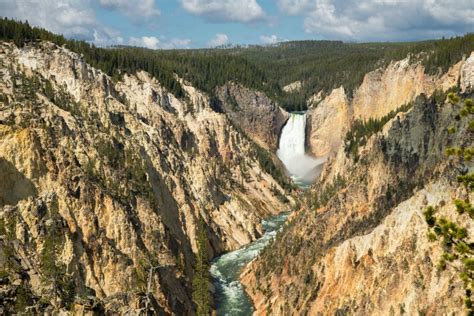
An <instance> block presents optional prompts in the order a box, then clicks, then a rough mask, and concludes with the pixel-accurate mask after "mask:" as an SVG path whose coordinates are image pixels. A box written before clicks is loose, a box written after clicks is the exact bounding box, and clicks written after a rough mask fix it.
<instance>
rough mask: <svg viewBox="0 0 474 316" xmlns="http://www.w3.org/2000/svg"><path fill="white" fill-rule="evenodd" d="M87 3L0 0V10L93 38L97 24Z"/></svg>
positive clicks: (72, 34) (76, 1)
mask: <svg viewBox="0 0 474 316" xmlns="http://www.w3.org/2000/svg"><path fill="white" fill-rule="evenodd" d="M89 5H90V2H89V1H88V0H85V1H79V0H63V1H57V0H43V1H37V0H20V1H0V12H3V13H4V14H5V13H7V14H8V17H12V18H16V19H19V20H28V21H29V23H30V24H31V25H34V26H40V27H43V28H45V29H47V30H49V31H52V32H54V33H59V34H64V35H65V36H73V37H76V38H83V39H87V40H92V39H93V38H94V32H95V31H97V32H100V30H99V27H100V26H99V23H97V21H96V17H95V13H94V11H93V10H92V9H91V8H90V6H89ZM103 36H106V34H103Z"/></svg>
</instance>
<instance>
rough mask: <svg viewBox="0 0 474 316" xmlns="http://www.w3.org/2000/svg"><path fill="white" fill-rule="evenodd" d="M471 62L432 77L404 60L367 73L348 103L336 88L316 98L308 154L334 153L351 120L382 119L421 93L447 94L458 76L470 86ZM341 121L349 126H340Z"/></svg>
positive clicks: (459, 63) (311, 116)
mask: <svg viewBox="0 0 474 316" xmlns="http://www.w3.org/2000/svg"><path fill="white" fill-rule="evenodd" d="M472 60H473V57H470V58H469V59H468V60H466V61H464V60H463V61H460V62H458V63H457V64H455V65H454V66H452V67H451V68H450V69H449V70H448V71H447V72H446V73H445V74H443V75H442V76H435V75H428V74H425V72H424V67H423V66H422V65H421V64H419V63H413V62H411V58H410V57H407V58H405V59H403V60H400V61H392V62H391V63H390V64H389V65H388V66H387V67H386V68H381V69H377V70H375V71H372V72H370V73H368V74H366V75H365V77H364V79H363V82H362V84H361V85H360V86H359V87H358V88H357V89H356V90H355V91H354V95H353V98H352V99H351V100H350V101H348V100H347V97H346V96H345V95H344V96H343V95H341V88H338V89H335V90H334V91H333V92H332V93H330V94H329V95H328V96H327V97H326V98H324V99H322V100H319V99H321V97H320V96H319V95H320V94H318V95H315V96H314V97H313V98H312V100H313V99H314V100H318V102H312V103H311V104H315V105H314V106H313V107H312V108H310V110H309V115H308V120H309V124H308V125H309V126H310V129H309V130H308V140H307V143H308V151H309V152H310V153H311V154H313V155H314V156H316V157H320V156H327V155H329V154H334V153H335V152H336V151H337V148H338V147H339V145H340V144H341V143H342V141H343V139H344V136H345V133H346V132H347V130H348V128H349V127H350V124H351V123H352V122H353V121H354V120H356V119H359V120H362V121H366V120H368V119H370V118H374V119H377V118H381V117H382V116H384V115H386V114H388V113H390V112H391V111H394V110H396V109H397V108H399V107H400V106H401V105H403V104H407V103H409V102H412V101H413V100H414V99H415V98H416V97H417V96H418V95H420V94H425V95H427V96H430V95H431V94H432V93H433V92H434V91H435V90H441V91H446V90H448V89H449V88H451V87H454V86H456V85H457V84H458V81H459V79H460V77H464V78H466V79H464V80H462V81H463V82H465V85H466V86H467V85H469V82H470V80H472V68H473V67H472V65H471V64H472ZM469 69H471V70H469ZM469 78H471V79H469ZM461 87H463V85H461ZM318 96H319V97H318ZM335 96H337V98H336V97H335ZM311 104H310V105H311ZM316 104H317V105H316ZM335 108H336V109H337V110H338V111H343V112H342V113H341V112H338V114H337V115H328V113H333V112H335ZM341 119H343V120H344V122H349V124H345V125H342V126H341V125H340V124H341Z"/></svg>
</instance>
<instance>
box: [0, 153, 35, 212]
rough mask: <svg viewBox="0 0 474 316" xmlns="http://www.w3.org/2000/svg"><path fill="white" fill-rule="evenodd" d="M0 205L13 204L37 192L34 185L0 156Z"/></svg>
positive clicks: (33, 195)
mask: <svg viewBox="0 0 474 316" xmlns="http://www.w3.org/2000/svg"><path fill="white" fill-rule="evenodd" d="M0 179H2V181H1V182H0V207H3V206H5V205H15V204H17V203H18V202H19V201H20V200H24V199H27V198H29V197H32V198H34V197H35V196H36V194H37V191H36V188H35V185H34V184H33V182H31V181H30V180H29V179H28V178H27V177H25V175H24V174H23V173H21V172H20V171H18V169H16V168H15V166H14V165H13V164H11V163H10V162H9V161H7V160H5V159H3V158H0Z"/></svg>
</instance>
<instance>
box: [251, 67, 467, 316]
mask: <svg viewBox="0 0 474 316" xmlns="http://www.w3.org/2000/svg"><path fill="white" fill-rule="evenodd" d="M463 71H464V73H466V72H467V73H470V70H468V69H467V68H466V67H464V68H463ZM467 92H468V91H467V90H466V93H467ZM464 97H472V95H469V94H465V95H464ZM459 109H460V105H451V104H449V103H445V102H444V99H443V100H439V98H438V99H435V98H432V99H427V98H426V97H420V98H418V99H417V100H416V101H415V102H414V105H413V107H412V108H411V109H410V110H409V111H408V112H407V113H400V114H398V115H397V116H396V117H394V118H393V119H392V120H390V121H389V122H388V123H387V124H386V125H385V126H384V128H383V130H382V131H380V132H378V133H376V134H374V135H372V136H371V137H370V138H369V139H368V141H367V143H366V144H365V145H363V146H362V147H361V148H360V149H359V156H358V157H359V158H358V160H354V159H353V158H352V157H350V156H347V155H346V153H345V152H344V146H340V147H339V148H338V149H337V153H336V154H335V155H334V156H332V158H331V159H330V160H329V162H328V163H327V164H326V166H325V170H324V172H323V174H322V178H321V180H320V181H319V182H318V183H317V184H316V185H315V186H314V187H313V188H312V189H311V190H310V191H309V193H308V204H309V205H310V208H309V209H307V210H302V211H300V212H298V213H296V214H294V215H293V216H292V219H291V220H290V222H289V224H288V225H286V226H285V227H284V229H283V231H282V232H281V233H280V235H279V236H278V237H277V239H276V241H275V242H274V243H273V244H272V245H271V246H270V247H268V248H267V249H266V250H265V251H264V253H263V254H262V256H261V257H259V258H258V259H257V260H255V261H254V262H253V263H252V264H251V265H250V266H249V267H248V268H247V269H246V271H245V272H244V273H243V275H242V281H243V283H244V285H245V286H246V288H247V293H249V295H250V296H251V298H252V299H253V302H254V303H255V306H256V314H257V315H265V314H267V315H268V314H271V315H326V314H337V315H346V314H354V315H401V314H408V315H413V314H423V315H439V314H447V313H451V312H455V313H461V312H462V311H463V308H464V307H463V301H462V300H463V290H462V285H461V283H462V282H461V281H460V280H459V278H458V277H457V275H456V271H455V270H454V269H448V270H447V271H445V272H443V273H439V271H438V270H437V268H436V258H439V256H440V254H441V253H442V247H441V246H440V245H439V244H437V243H430V242H429V241H428V239H427V237H426V233H427V231H428V226H427V224H426V222H425V220H424V217H423V213H422V212H423V210H424V208H426V206H428V205H437V206H438V207H439V212H440V213H441V214H442V215H444V216H448V217H449V218H457V219H459V221H460V222H464V223H468V222H470V221H468V220H467V218H468V217H467V216H466V215H465V214H464V215H459V214H458V213H457V212H456V210H455V207H454V205H453V203H452V200H453V199H454V198H461V199H464V198H466V197H467V196H468V194H470V195H471V196H470V197H471V199H472V192H471V193H468V192H467V191H466V190H465V189H464V187H462V186H460V185H459V184H458V183H457V180H456V176H457V175H458V170H466V169H467V170H472V168H473V163H472V162H469V161H465V162H464V163H461V165H459V164H456V163H455V162H454V161H453V160H450V159H447V158H446V156H445V155H444V149H445V148H446V147H448V146H453V144H457V145H459V146H461V147H471V146H472V144H473V143H474V139H473V136H472V133H470V132H469V131H468V128H467V122H466V120H459V119H458V118H459V117H457V116H456V115H457V113H458V111H459ZM450 127H454V128H455V129H456V130H457V131H458V132H457V133H454V134H450V133H448V128H450ZM337 160H340V161H344V163H340V162H336V161H337ZM463 216H465V217H463ZM467 229H468V230H469V231H471V232H472V231H473V229H474V227H471V226H468V227H467Z"/></svg>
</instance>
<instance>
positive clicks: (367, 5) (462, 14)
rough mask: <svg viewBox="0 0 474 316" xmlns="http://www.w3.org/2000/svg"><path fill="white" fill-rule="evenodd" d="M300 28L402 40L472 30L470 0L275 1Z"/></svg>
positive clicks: (356, 37) (334, 36) (341, 36)
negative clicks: (294, 17)
mask: <svg viewBox="0 0 474 316" xmlns="http://www.w3.org/2000/svg"><path fill="white" fill-rule="evenodd" d="M278 5H279V8H280V10H281V11H282V12H283V13H286V14H289V15H297V14H300V15H303V16H304V29H305V31H306V32H308V33H312V34H316V35H319V36H321V37H324V38H328V39H345V40H347V39H349V40H406V39H419V38H427V37H440V36H451V35H455V34H464V33H467V32H469V31H472V28H473V26H474V5H473V4H472V0H459V1H449V0H411V1H406V0H279V1H278Z"/></svg>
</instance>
